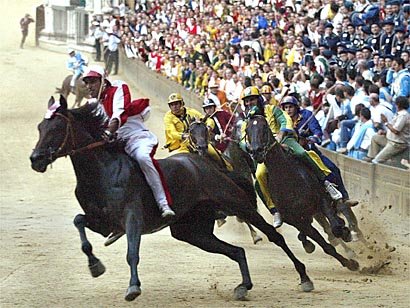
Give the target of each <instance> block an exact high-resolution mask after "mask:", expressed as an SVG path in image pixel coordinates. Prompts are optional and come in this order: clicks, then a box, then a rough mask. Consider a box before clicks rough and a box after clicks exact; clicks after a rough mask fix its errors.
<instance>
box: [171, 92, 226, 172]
mask: <svg viewBox="0 0 410 308" xmlns="http://www.w3.org/2000/svg"><path fill="white" fill-rule="evenodd" d="M168 106H169V108H170V110H169V111H168V112H167V113H166V114H165V116H164V124H165V142H166V144H165V148H167V149H168V151H169V152H170V153H171V154H178V153H190V152H191V151H190V142H189V133H188V128H189V125H190V123H191V122H192V121H193V120H195V119H200V118H203V115H202V114H201V113H200V112H199V111H197V110H195V109H193V108H189V107H186V106H185V104H184V100H183V98H182V96H181V94H179V93H172V94H171V95H169V97H168ZM212 122H213V120H212V119H211V118H209V119H208V120H207V121H206V124H207V126H208V127H210V128H212V127H213V125H214V124H213V123H212ZM208 153H209V155H210V156H211V158H212V159H213V160H215V161H216V162H222V163H223V164H224V165H225V166H226V168H227V169H228V170H232V166H231V164H230V163H228V162H227V161H226V160H225V159H224V158H223V157H222V154H221V153H220V152H219V151H218V150H217V149H215V148H214V147H213V146H212V145H210V144H208Z"/></svg>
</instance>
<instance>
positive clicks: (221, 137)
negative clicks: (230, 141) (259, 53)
mask: <svg viewBox="0 0 410 308" xmlns="http://www.w3.org/2000/svg"><path fill="white" fill-rule="evenodd" d="M225 138H226V135H225V134H224V133H221V134H220V135H215V141H220V142H223V141H224V139H225Z"/></svg>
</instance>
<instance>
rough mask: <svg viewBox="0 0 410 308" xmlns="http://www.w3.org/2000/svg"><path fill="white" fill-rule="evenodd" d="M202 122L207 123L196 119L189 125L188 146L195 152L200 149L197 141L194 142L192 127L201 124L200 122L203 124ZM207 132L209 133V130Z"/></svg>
mask: <svg viewBox="0 0 410 308" xmlns="http://www.w3.org/2000/svg"><path fill="white" fill-rule="evenodd" d="M201 123H203V124H204V125H206V124H205V122H204V121H200V120H196V121H193V122H191V123H190V124H189V126H188V130H187V132H188V141H189V144H188V147H189V148H190V149H191V150H192V151H193V152H199V150H198V145H197V144H196V142H194V140H192V134H191V130H192V127H193V126H194V125H199V124H201ZM207 133H208V132H207Z"/></svg>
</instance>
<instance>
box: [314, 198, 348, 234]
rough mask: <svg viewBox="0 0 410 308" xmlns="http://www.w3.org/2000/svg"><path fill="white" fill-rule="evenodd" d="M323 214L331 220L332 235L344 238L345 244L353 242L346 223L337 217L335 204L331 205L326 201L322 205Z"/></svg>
mask: <svg viewBox="0 0 410 308" xmlns="http://www.w3.org/2000/svg"><path fill="white" fill-rule="evenodd" d="M321 209H322V213H323V214H324V215H325V216H326V218H327V219H328V220H329V223H330V226H331V227H332V233H333V234H334V235H335V236H336V237H339V238H342V239H343V240H344V241H345V242H350V241H351V240H352V238H351V235H350V230H349V229H348V228H347V227H345V222H344V220H343V219H342V218H340V217H339V216H338V215H337V212H336V209H335V208H334V207H333V204H329V201H328V200H326V199H324V200H323V201H322V204H321Z"/></svg>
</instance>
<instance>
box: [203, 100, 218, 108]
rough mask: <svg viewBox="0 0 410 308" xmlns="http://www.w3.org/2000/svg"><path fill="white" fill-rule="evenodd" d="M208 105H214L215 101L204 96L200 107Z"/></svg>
mask: <svg viewBox="0 0 410 308" xmlns="http://www.w3.org/2000/svg"><path fill="white" fill-rule="evenodd" d="M209 106H215V107H216V103H215V102H214V101H213V100H212V99H210V98H205V99H204V102H203V103H202V108H205V107H209Z"/></svg>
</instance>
